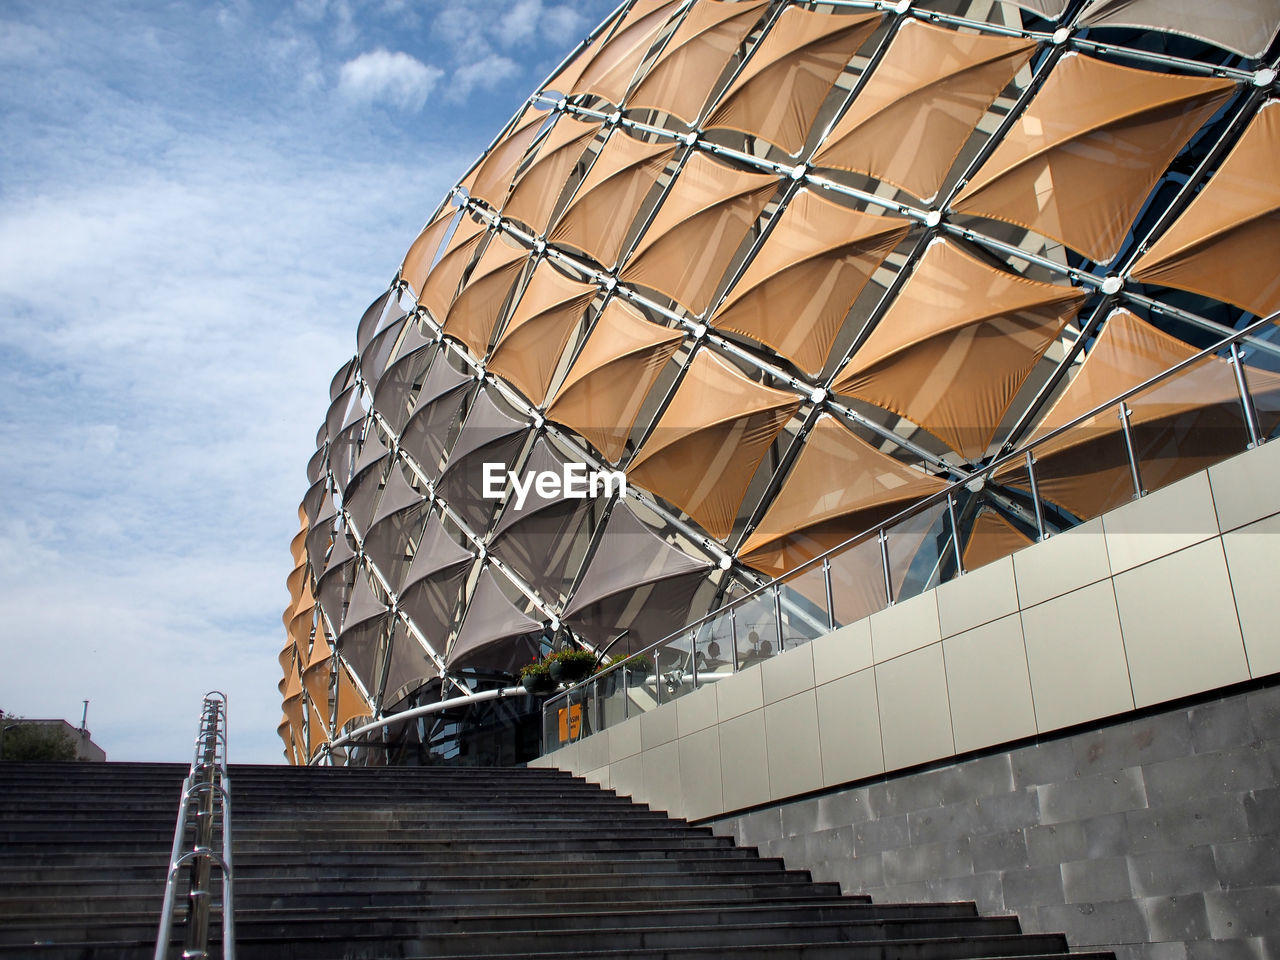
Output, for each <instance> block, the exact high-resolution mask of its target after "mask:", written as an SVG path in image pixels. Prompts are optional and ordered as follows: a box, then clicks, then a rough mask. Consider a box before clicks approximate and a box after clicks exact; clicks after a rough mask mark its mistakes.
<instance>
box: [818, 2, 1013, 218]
mask: <svg viewBox="0 0 1280 960" xmlns="http://www.w3.org/2000/svg"><path fill="white" fill-rule="evenodd" d="M1035 49H1036V44H1035V41H1032V40H1025V39H1022V38H1021V37H1001V36H991V35H987V34H977V33H960V32H958V31H956V30H948V29H945V28H944V27H937V26H933V25H931V24H928V23H924V22H922V21H919V20H911V19H908V20H906V21H905V22H904V23H903V24H902V26H901V27H900V28H899V30H898V32H897V33H896V34H895V35H894V38H893V41H892V42H891V43H890V44H889V49H888V50H887V51H885V54H884V57H883V59H881V61H880V63H879V64H877V65H876V68H875V71H874V72H873V73H872V74H871V77H870V79H869V80H868V81H867V83H866V85H865V86H864V87H863V88H862V90H861V91H860V92H859V93H858V96H857V97H856V98H855V99H854V101H853V103H852V104H851V105H850V107H849V110H848V111H847V112H846V113H845V115H844V116H843V117H841V118H840V122H839V123H837V124H836V127H835V129H834V130H832V132H831V134H830V136H828V137H827V141H826V144H825V145H824V146H823V148H822V149H821V150H819V151H818V152H817V154H816V155H815V156H814V164H815V165H817V166H819V167H839V168H841V169H845V170H856V171H857V172H859V173H865V174H867V175H869V176H872V177H875V178H877V179H880V180H886V181H888V182H889V183H892V184H894V185H895V186H898V187H902V189H904V190H907V191H908V192H910V193H913V194H915V195H916V196H917V197H920V198H921V199H923V200H928V199H931V198H932V197H933V196H934V195H936V194H937V192H938V189H939V188H940V187H941V186H942V183H943V180H945V179H946V176H947V173H948V172H949V171H950V170H951V167H952V165H953V164H954V163H955V159H956V157H957V156H958V155H959V153H960V150H961V148H963V147H964V144H965V141H967V140H968V139H969V136H970V134H972V133H973V131H974V128H975V127H977V125H978V121H979V120H981V119H982V116H983V114H985V113H986V112H987V110H988V108H989V107H990V106H991V104H992V103H993V102H994V101H995V99H996V96H997V95H998V94H999V93H1000V91H1001V90H1003V89H1004V88H1005V87H1006V86H1007V85H1008V83H1009V81H1010V80H1012V79H1013V77H1014V75H1015V74H1016V73H1017V72H1018V70H1020V69H1021V68H1022V66H1023V65H1024V64H1025V63H1026V62H1027V61H1028V60H1030V59H1031V55H1032V54H1033V53H1034V52H1035Z"/></svg>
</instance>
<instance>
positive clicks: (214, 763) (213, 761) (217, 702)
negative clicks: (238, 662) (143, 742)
mask: <svg viewBox="0 0 1280 960" xmlns="http://www.w3.org/2000/svg"><path fill="white" fill-rule="evenodd" d="M193 807H194V808H195V824H194V833H195V835H194V837H193V838H192V839H190V840H188V838H187V824H188V818H189V812H190V810H191V809H192V808H193ZM219 823H220V824H221V828H222V830H221V833H222V843H221V852H218V851H215V850H214V849H213V838H214V834H215V832H216V829H215V828H216V827H217V826H218V825H219ZM184 866H189V877H190V889H189V891H188V893H187V898H188V901H189V904H188V909H187V914H186V938H185V940H186V945H185V946H184V948H183V951H182V954H181V956H182V958H183V960H207V958H208V956H209V909H210V907H211V905H212V904H211V901H210V898H211V895H212V890H211V889H210V874H211V872H212V870H211V868H212V867H214V866H216V867H217V868H218V873H219V877H220V878H221V881H222V957H223V960H235V955H236V937H235V916H234V911H233V909H232V903H233V880H234V871H233V869H232V865H231V778H230V777H229V776H228V775H227V695H226V694H225V693H222V692H221V691H219V690H211V691H210V692H209V693H207V694H205V698H204V705H203V707H202V709H201V712H200V728H199V732H198V733H197V734H196V743H195V756H194V757H193V759H192V761H191V769H190V771H189V772H188V773H187V776H186V779H184V780H183V781H182V796H181V797H180V798H179V800H178V819H177V824H176V825H175V827H174V831H173V848H172V850H171V852H170V855H169V873H168V877H167V878H166V880H165V887H164V903H163V905H162V906H161V908H160V927H159V930H157V932H156V951H155V960H166V958H167V957H168V956H169V940H170V937H171V935H172V932H173V921H174V915H175V913H176V907H177V894H178V877H179V876H180V875H181V873H182V868H183V867H184Z"/></svg>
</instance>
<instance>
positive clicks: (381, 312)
mask: <svg viewBox="0 0 1280 960" xmlns="http://www.w3.org/2000/svg"><path fill="white" fill-rule="evenodd" d="M393 293H395V289H394V288H392V289H390V290H388V291H386V293H384V294H382V296H380V297H378V299H377V300H375V301H373V303H371V304H369V306H368V307H367V308H366V309H365V311H364V316H362V317H361V318H360V323H359V325H358V326H357V327H356V351H357V352H358V353H364V350H365V347H367V346H368V345H369V341H370V340H372V339H373V336H374V334H375V333H377V332H378V330H379V329H381V327H382V326H383V321H384V320H386V322H388V323H389V322H391V319H395V318H401V317H403V316H404V311H403V310H400V309H399V306H400V305H399V303H396V304H394V305H393V306H392V309H393V310H395V317H394V318H390V319H388V317H387V314H388V309H387V305H388V304H389V303H390V302H391V296H392V294H393Z"/></svg>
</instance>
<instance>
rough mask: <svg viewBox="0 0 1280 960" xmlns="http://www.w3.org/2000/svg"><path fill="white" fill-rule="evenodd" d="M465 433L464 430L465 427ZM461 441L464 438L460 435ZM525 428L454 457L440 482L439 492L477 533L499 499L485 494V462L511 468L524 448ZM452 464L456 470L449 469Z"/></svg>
mask: <svg viewBox="0 0 1280 960" xmlns="http://www.w3.org/2000/svg"><path fill="white" fill-rule="evenodd" d="M463 432H464V435H465V432H466V431H465V429H464V431H463ZM459 441H460V442H461V438H459ZM524 442H525V435H524V430H523V428H520V429H518V430H516V432H514V433H511V434H509V435H507V436H504V437H500V438H499V439H497V440H495V441H492V442H490V443H488V444H485V445H484V446H482V447H478V448H476V449H474V450H471V451H470V452H469V453H468V454H467V455H466V456H465V457H463V458H462V459H461V460H454V459H453V458H452V457H451V458H450V460H449V464H448V465H447V466H446V467H445V474H444V477H443V479H441V481H440V495H441V496H442V497H443V498H444V499H445V501H446V502H447V503H448V504H449V506H450V507H452V508H453V509H454V511H455V512H456V513H457V514H458V515H459V516H461V517H462V518H463V519H464V520H465V521H466V522H467V525H468V526H470V527H471V529H472V530H474V531H476V532H477V533H483V532H484V531H485V530H487V529H488V527H489V522H490V521H491V520H492V519H493V512H494V510H496V509H497V507H498V504H499V502H500V501H499V500H492V499H488V498H486V497H485V495H484V465H485V464H486V463H500V464H502V469H503V470H504V471H505V470H509V469H511V465H512V464H513V463H514V462H515V461H516V458H517V457H518V456H519V455H520V451H521V450H522V449H523V448H524ZM450 467H452V468H453V469H450Z"/></svg>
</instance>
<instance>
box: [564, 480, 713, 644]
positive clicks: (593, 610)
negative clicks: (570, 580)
mask: <svg viewBox="0 0 1280 960" xmlns="http://www.w3.org/2000/svg"><path fill="white" fill-rule="evenodd" d="M711 568H712V563H711V562H710V561H709V560H705V559H702V558H699V557H694V556H690V555H689V554H687V553H685V552H684V551H683V550H681V549H679V548H678V547H676V546H673V545H672V544H670V543H668V542H667V541H666V540H664V539H663V538H662V537H660V536H658V534H656V533H655V532H654V531H653V530H651V529H650V528H649V527H647V526H645V524H644V523H643V522H641V520H640V518H639V517H637V516H636V515H635V513H634V512H633V511H632V510H631V508H630V507H629V506H628V505H627V502H626V501H625V500H619V501H618V502H617V503H616V504H614V507H613V511H612V513H610V515H609V520H608V522H607V523H606V524H605V529H604V532H603V533H602V534H601V536H600V542H599V544H598V545H597V547H596V553H595V559H594V560H593V561H592V563H591V565H590V566H588V567H587V572H586V573H585V574H584V575H583V577H582V582H581V583H579V584H578V588H577V590H575V591H574V595H573V597H572V599H571V600H570V601H569V604H568V606H567V607H566V608H565V615H564V619H565V620H566V621H567V622H568V623H569V624H570V625H571V626H573V627H574V628H575V629H577V630H581V631H582V632H583V633H584V635H586V636H588V637H589V638H590V639H591V640H592V642H593V643H594V644H595V645H596V646H600V645H602V644H605V643H608V642H610V641H612V640H613V639H614V638H616V637H617V636H619V635H620V634H621V633H622V632H623V631H624V630H625V631H628V632H627V635H626V638H625V639H624V640H622V641H621V642H620V643H618V644H617V645H615V646H614V647H612V648H610V653H612V654H614V655H615V656H622V655H624V653H632V652H634V651H636V650H641V649H643V648H644V647H646V646H648V645H649V644H650V643H653V642H655V641H658V640H661V639H662V638H663V637H665V636H666V635H667V634H669V633H671V632H672V631H673V630H677V629H679V628H680V626H681V625H683V624H684V623H686V622H687V620H686V618H687V617H688V615H689V606H690V604H691V603H692V601H693V597H694V594H695V593H696V591H697V589H698V587H699V586H700V585H701V584H702V582H703V580H704V578H705V575H706V572H707V571H708V570H710V569H711Z"/></svg>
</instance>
